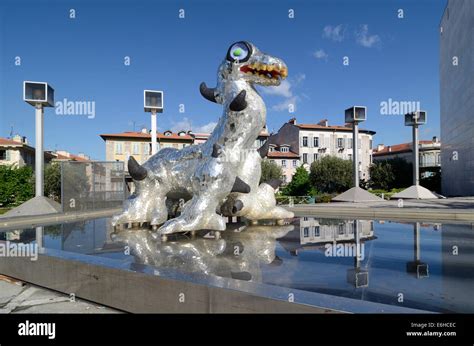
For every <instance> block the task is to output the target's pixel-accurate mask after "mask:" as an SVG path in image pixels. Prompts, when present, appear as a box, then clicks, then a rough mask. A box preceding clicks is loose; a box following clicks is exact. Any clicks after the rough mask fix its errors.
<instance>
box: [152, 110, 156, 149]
mask: <svg viewBox="0 0 474 346" xmlns="http://www.w3.org/2000/svg"><path fill="white" fill-rule="evenodd" d="M151 154H152V155H155V154H156V110H152V111H151Z"/></svg>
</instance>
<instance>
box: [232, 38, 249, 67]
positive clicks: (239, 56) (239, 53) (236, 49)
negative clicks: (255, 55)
mask: <svg viewBox="0 0 474 346" xmlns="http://www.w3.org/2000/svg"><path fill="white" fill-rule="evenodd" d="M251 54H252V47H251V46H250V44H249V43H247V42H244V41H242V42H237V43H234V44H233V45H232V46H230V48H229V51H228V52H227V60H229V61H239V62H244V61H247V60H248V59H249V58H250V55H251Z"/></svg>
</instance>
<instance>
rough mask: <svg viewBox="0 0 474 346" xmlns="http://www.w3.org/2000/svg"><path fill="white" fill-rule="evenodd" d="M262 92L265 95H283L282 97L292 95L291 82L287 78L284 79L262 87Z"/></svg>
mask: <svg viewBox="0 0 474 346" xmlns="http://www.w3.org/2000/svg"><path fill="white" fill-rule="evenodd" d="M262 91H263V93H265V94H267V95H275V96H283V97H291V96H293V94H292V92H291V83H290V82H289V81H288V79H285V80H284V81H282V82H281V83H280V85H278V86H270V87H266V88H262Z"/></svg>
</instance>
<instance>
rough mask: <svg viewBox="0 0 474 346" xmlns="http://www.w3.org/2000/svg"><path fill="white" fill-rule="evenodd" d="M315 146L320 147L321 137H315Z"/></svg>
mask: <svg viewBox="0 0 474 346" xmlns="http://www.w3.org/2000/svg"><path fill="white" fill-rule="evenodd" d="M313 146H314V147H315V148H317V147H319V137H314V138H313Z"/></svg>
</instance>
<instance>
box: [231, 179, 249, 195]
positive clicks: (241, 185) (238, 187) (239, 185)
mask: <svg viewBox="0 0 474 346" xmlns="http://www.w3.org/2000/svg"><path fill="white" fill-rule="evenodd" d="M231 192H240V193H249V192H250V186H249V185H248V184H247V183H246V182H245V181H243V180H242V179H240V178H239V177H236V178H235V182H234V186H232V191H231Z"/></svg>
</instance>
